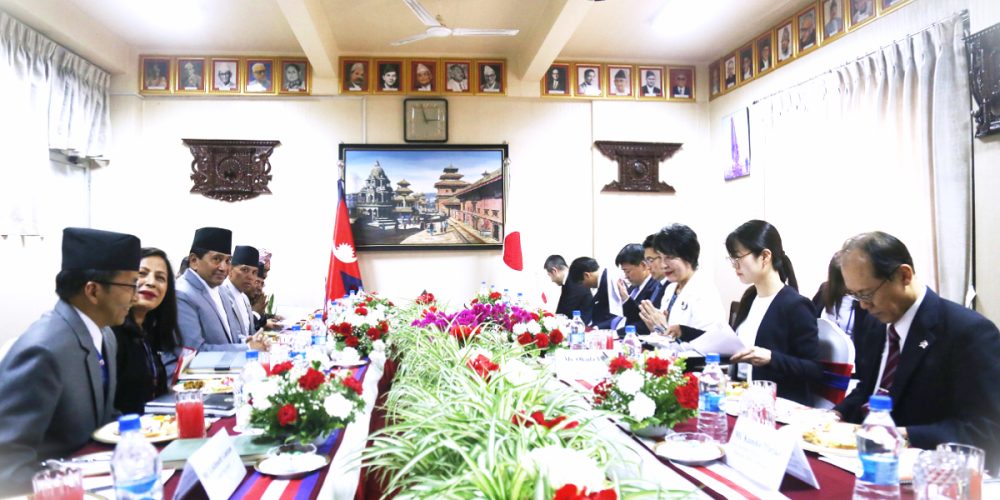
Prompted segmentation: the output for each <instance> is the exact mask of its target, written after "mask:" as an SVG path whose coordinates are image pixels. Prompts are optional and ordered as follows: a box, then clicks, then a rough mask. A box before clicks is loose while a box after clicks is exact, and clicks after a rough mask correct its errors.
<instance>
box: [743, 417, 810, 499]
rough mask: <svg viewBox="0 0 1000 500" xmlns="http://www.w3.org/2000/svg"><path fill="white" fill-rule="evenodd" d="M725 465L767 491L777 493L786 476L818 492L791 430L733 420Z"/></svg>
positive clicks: (789, 427)
mask: <svg viewBox="0 0 1000 500" xmlns="http://www.w3.org/2000/svg"><path fill="white" fill-rule="evenodd" d="M726 464H727V465H729V466H730V467H732V468H733V469H736V470H738V471H740V473H742V474H743V475H744V476H746V477H747V478H748V479H750V480H751V481H754V482H755V483H757V484H758V485H760V486H761V487H762V488H765V489H768V490H770V491H778V488H779V487H780V486H781V480H782V478H783V477H784V476H785V473H786V472H787V473H788V474H790V475H792V476H793V477H796V478H798V479H801V480H802V481H803V482H804V483H806V484H808V485H810V486H812V487H813V488H819V482H818V481H817V480H816V475H815V474H813V471H812V467H810V466H809V461H808V460H806V454H805V453H804V452H803V451H802V448H801V447H800V446H799V439H798V435H797V434H796V431H795V429H794V428H792V427H791V426H785V427H783V428H781V429H780V430H779V429H774V428H771V427H768V426H765V425H761V424H760V423H757V422H753V421H751V420H749V419H745V418H741V419H737V420H736V427H735V428H733V435H732V437H730V438H729V444H727V445H726Z"/></svg>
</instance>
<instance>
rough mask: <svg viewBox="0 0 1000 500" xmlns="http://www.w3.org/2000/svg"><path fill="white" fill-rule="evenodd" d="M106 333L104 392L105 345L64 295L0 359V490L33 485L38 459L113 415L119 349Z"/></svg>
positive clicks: (70, 445)
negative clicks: (100, 358)
mask: <svg viewBox="0 0 1000 500" xmlns="http://www.w3.org/2000/svg"><path fill="white" fill-rule="evenodd" d="M101 333H102V336H103V338H104V341H103V344H104V362H105V366H107V369H108V382H107V384H108V385H107V393H105V389H104V383H103V381H102V374H101V367H100V364H99V363H98V354H99V352H100V351H99V350H98V349H97V348H95V346H94V342H93V340H91V337H90V333H88V332H87V327H86V326H85V325H84V324H83V320H81V319H80V315H79V314H77V312H76V310H75V309H73V306H71V305H70V304H68V303H66V302H63V301H62V300H60V301H59V302H57V303H56V306H55V308H54V309H53V310H52V311H49V312H47V313H45V314H43V315H42V317H41V318H39V319H38V321H35V322H34V323H32V325H31V326H29V327H28V329H27V330H26V331H25V332H24V333H23V334H21V336H20V337H18V339H17V340H16V341H14V344H13V345H12V346H11V348H10V351H8V352H7V355H6V356H4V358H3V360H2V361H0V496H8V495H12V494H15V493H25V492H30V491H31V476H32V474H34V473H35V472H36V470H37V469H38V464H39V462H40V461H42V460H45V459H48V458H53V457H65V456H67V455H69V454H71V453H73V452H74V451H76V450H78V449H80V448H81V447H82V446H83V445H85V444H87V443H88V442H89V441H90V435H91V434H92V433H93V432H94V431H95V430H96V429H97V428H99V427H101V426H103V425H104V424H106V423H108V422H110V421H111V420H113V419H114V418H115V415H116V414H115V411H114V408H113V407H112V403H113V402H114V394H115V383H116V382H115V380H116V377H117V371H116V367H115V358H116V356H117V352H118V349H117V344H116V342H115V336H114V334H112V333H111V329H110V328H104V329H103V330H102V332H101ZM108 395H111V396H110V397H109V396H108Z"/></svg>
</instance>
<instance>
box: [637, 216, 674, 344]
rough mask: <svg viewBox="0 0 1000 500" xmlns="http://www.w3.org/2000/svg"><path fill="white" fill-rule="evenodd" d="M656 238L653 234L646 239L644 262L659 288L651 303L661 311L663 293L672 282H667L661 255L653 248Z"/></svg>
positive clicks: (653, 294) (643, 244)
mask: <svg viewBox="0 0 1000 500" xmlns="http://www.w3.org/2000/svg"><path fill="white" fill-rule="evenodd" d="M655 237H656V235H655V234H651V235H649V236H646V239H645V240H643V242H642V255H643V258H642V261H643V262H645V263H646V267H648V268H649V275H650V277H652V278H653V279H654V280H656V284H657V286H656V288H655V289H654V290H653V293H652V295H650V296H649V301H650V302H651V303H652V304H653V307H655V308H657V309H659V308H660V305H661V304H662V303H663V291H664V290H666V289H667V285H669V284H670V281H669V280H667V270H666V269H664V267H663V258H662V257H660V254H658V253H656V249H655V248H653V238H655ZM640 302H641V301H640ZM647 329H648V328H647Z"/></svg>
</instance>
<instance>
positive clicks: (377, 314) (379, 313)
mask: <svg viewBox="0 0 1000 500" xmlns="http://www.w3.org/2000/svg"><path fill="white" fill-rule="evenodd" d="M383 319H385V311H383V310H381V309H375V310H373V311H368V321H369V324H375V323H378V322H379V321H382V320H383Z"/></svg>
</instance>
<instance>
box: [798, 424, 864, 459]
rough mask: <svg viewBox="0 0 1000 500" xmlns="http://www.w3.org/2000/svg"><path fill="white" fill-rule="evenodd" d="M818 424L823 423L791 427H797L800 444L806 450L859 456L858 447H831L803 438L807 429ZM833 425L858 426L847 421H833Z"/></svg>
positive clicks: (842, 455) (844, 455) (826, 453)
mask: <svg viewBox="0 0 1000 500" xmlns="http://www.w3.org/2000/svg"><path fill="white" fill-rule="evenodd" d="M816 425H821V424H813V425H793V426H791V427H794V428H795V433H796V435H797V436H799V444H800V445H801V446H802V449H803V450H805V451H811V452H814V453H820V454H822V455H829V456H833V457H857V456H858V449H857V448H833V447H829V446H821V445H818V444H816V443H810V442H809V441H806V440H805V439H804V438H803V434H804V433H805V432H806V431H808V430H809V429H811V428H812V427H814V426H816ZM831 425H836V426H852V427H854V428H857V427H858V426H857V425H855V424H849V423H846V422H833V423H831Z"/></svg>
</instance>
